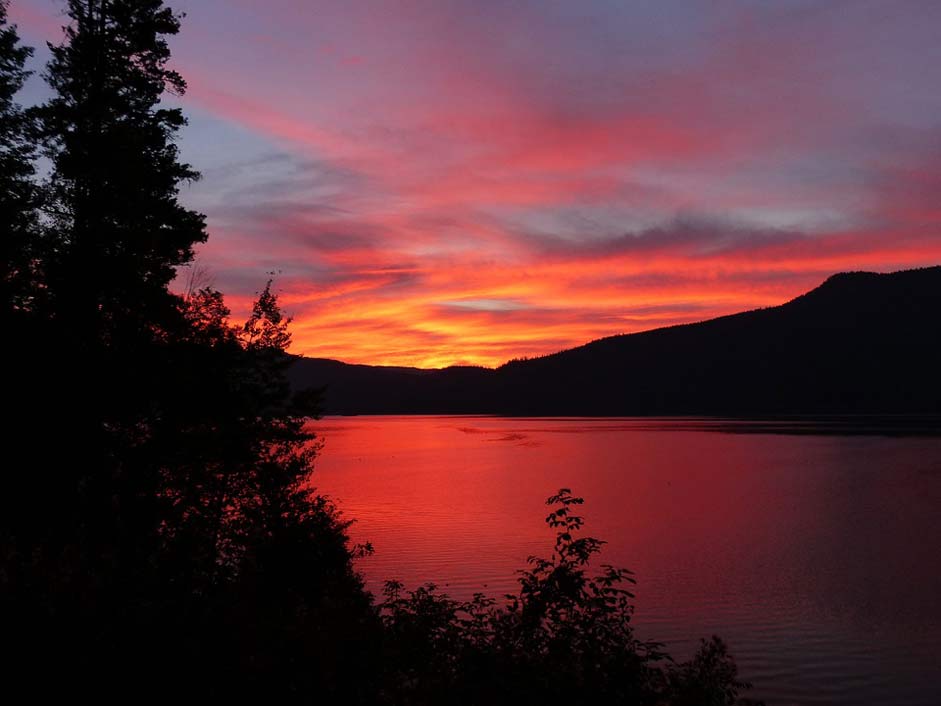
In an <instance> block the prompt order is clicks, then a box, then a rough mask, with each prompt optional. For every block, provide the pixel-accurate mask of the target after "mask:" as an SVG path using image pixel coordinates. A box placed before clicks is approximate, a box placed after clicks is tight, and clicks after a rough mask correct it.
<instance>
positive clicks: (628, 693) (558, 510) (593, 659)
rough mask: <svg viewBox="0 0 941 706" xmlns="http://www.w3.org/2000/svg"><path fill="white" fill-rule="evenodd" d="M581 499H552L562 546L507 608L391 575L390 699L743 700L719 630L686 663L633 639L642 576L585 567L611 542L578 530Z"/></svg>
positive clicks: (384, 606) (524, 574)
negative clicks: (408, 585) (636, 589)
mask: <svg viewBox="0 0 941 706" xmlns="http://www.w3.org/2000/svg"><path fill="white" fill-rule="evenodd" d="M582 502H583V501H582V499H581V498H577V497H574V496H572V494H571V492H570V491H569V490H568V489H567V488H563V489H562V490H560V491H559V492H558V493H557V494H556V495H553V496H552V497H550V498H549V499H548V501H547V504H549V505H552V506H553V510H552V512H550V513H549V515H548V517H546V522H547V524H548V525H549V526H550V527H552V528H554V529H555V530H556V540H555V548H554V552H553V553H552V555H551V556H550V557H549V558H548V559H546V558H540V557H535V556H533V557H530V558H529V567H528V568H527V569H525V570H522V571H520V577H519V584H520V589H519V592H518V593H515V594H509V595H507V596H506V597H505V598H506V603H505V604H504V605H502V606H498V605H497V602H496V601H495V600H494V599H493V598H488V597H486V596H484V595H483V594H476V595H475V596H474V597H473V598H472V599H471V600H470V601H463V602H462V601H455V600H452V599H451V598H449V597H448V596H447V595H443V594H440V593H438V592H437V589H436V587H435V585H434V584H428V585H426V586H423V587H420V588H418V589H416V590H412V591H405V590H404V586H403V585H402V584H401V583H400V582H397V581H389V582H387V583H386V585H385V590H384V597H385V600H384V601H383V602H382V603H381V604H380V610H381V611H382V616H383V625H384V628H385V631H386V635H385V640H386V644H387V646H388V647H387V649H386V651H385V653H384V657H385V658H386V660H387V665H389V666H391V667H392V668H391V670H390V677H391V678H392V682H391V683H387V684H386V688H387V690H386V692H385V693H384V697H385V698H386V700H387V701H388V703H394V704H398V703H407V704H437V703H454V704H519V703H550V702H559V703H567V704H596V703H612V704H677V705H679V704H683V705H685V704H700V705H701V706H713V705H715V706H719V705H721V704H735V703H740V701H739V698H738V695H739V693H740V692H742V691H743V690H745V689H748V688H749V687H750V685H749V684H746V683H744V682H742V681H740V680H739V679H738V676H737V668H736V666H735V663H734V661H733V660H732V658H731V656H730V655H729V653H728V651H727V649H726V646H725V644H724V643H723V642H722V641H721V640H720V639H719V638H718V637H713V638H712V639H711V640H710V641H708V642H706V641H703V643H702V646H701V648H700V650H699V651H698V653H697V654H696V655H695V657H694V658H693V659H692V660H690V661H689V662H685V663H681V664H678V663H675V662H674V661H673V660H672V659H671V658H670V657H669V655H667V653H666V652H665V651H664V648H663V645H662V644H660V643H657V642H649V641H642V640H640V639H638V638H637V637H636V635H635V633H634V629H633V626H632V624H631V618H632V616H633V612H634V608H633V604H632V602H631V599H632V598H633V594H632V593H631V592H630V590H629V586H631V585H632V584H633V583H634V582H635V579H634V578H633V576H632V574H631V572H630V571H628V570H626V569H622V568H616V567H614V566H611V565H607V564H602V565H601V567H600V571H599V572H598V573H595V574H591V573H589V572H590V566H589V563H590V561H591V559H592V558H593V557H594V556H595V555H596V554H598V553H599V552H600V550H601V547H602V545H603V544H604V543H603V542H602V541H601V540H598V539H595V538H593V537H587V536H586V537H581V536H579V531H580V530H581V528H582V525H583V518H582V517H581V516H579V515H576V514H574V512H573V510H574V509H575V506H577V505H580V504H581V503H582Z"/></svg>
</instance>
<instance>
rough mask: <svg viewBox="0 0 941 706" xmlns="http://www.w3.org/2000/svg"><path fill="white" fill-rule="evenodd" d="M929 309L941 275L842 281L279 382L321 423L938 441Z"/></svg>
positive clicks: (321, 369) (301, 363)
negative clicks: (751, 423)
mask: <svg viewBox="0 0 941 706" xmlns="http://www.w3.org/2000/svg"><path fill="white" fill-rule="evenodd" d="M939 310H941V267H928V268H924V269H919V270H907V271H902V272H893V273H891V274H875V273H871V272H851V273H844V274H839V275H834V276H833V277H830V278H829V279H828V280H827V281H826V282H824V283H823V284H822V285H821V286H820V287H817V288H816V289H814V290H812V291H810V292H808V293H807V294H804V295H802V296H800V297H798V298H796V299H794V300H793V301H790V302H787V303H786V304H783V305H781V306H776V307H771V308H768V309H759V310H756V311H747V312H742V313H740V314H734V315H732V316H724V317H721V318H718V319H712V320H710V321H703V322H701V323H695V324H687V325H683V326H672V327H669V328H662V329H656V330H653V331H646V332H643V333H636V334H630V335H623V336H611V337H609V338H603V339H600V340H597V341H593V342H591V343H588V344H587V345H584V346H579V347H578V348H573V349H571V350H567V351H562V352H560V353H555V354H552V355H548V356H544V357H541V358H534V359H530V360H517V361H511V362H509V363H507V364H505V365H502V366H500V367H499V368H497V369H496V370H491V369H487V368H474V367H453V368H445V369H443V370H418V369H415V368H384V367H374V366H365V365H346V364H343V363H340V362H337V361H333V360H319V359H308V358H299V359H298V360H297V362H296V364H295V365H294V366H292V368H291V370H290V372H289V375H290V377H291V379H292V380H293V381H294V382H295V384H296V385H298V386H304V385H319V386H324V387H326V399H325V411H326V412H327V413H333V414H414V413H422V414H504V415H514V414H515V415H597V416H618V415H624V416H643V415H712V416H720V415H728V416H745V417H759V416H775V415H883V416H884V415H893V416H894V415H909V416H910V417H912V418H911V419H909V420H901V421H900V420H898V419H894V420H892V419H884V420H883V421H881V422H879V426H880V428H887V429H897V430H899V431H904V430H905V429H913V428H916V427H917V428H918V429H920V430H923V431H926V432H931V433H937V431H938V430H939V429H941V423H939V421H938V415H941V370H939V368H938V365H937V360H936V358H937V351H938V350H939V349H941V327H938V326H937V325H936V324H935V323H934V322H935V319H936V318H937V312H938V311H939ZM916 417H917V419H916ZM932 417H934V418H933V419H932Z"/></svg>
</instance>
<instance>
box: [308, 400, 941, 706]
mask: <svg viewBox="0 0 941 706" xmlns="http://www.w3.org/2000/svg"><path fill="white" fill-rule="evenodd" d="M735 428H736V429H737V430H739V431H751V432H753V433H726V432H728V431H729V428H728V427H727V426H725V425H717V424H713V423H709V422H701V421H695V420H690V421H663V422H661V421H651V420H630V419H593V420H584V419H517V418H514V419H505V418H495V417H353V418H328V419H325V420H321V421H319V422H316V424H315V429H316V430H317V431H318V434H319V435H320V437H321V438H322V439H323V440H324V449H323V452H322V454H321V457H320V460H319V462H318V472H317V474H316V477H317V485H318V487H319V488H320V489H321V490H322V491H323V492H326V493H328V494H330V495H331V496H333V497H334V498H335V499H336V501H337V503H338V505H339V506H340V507H341V509H342V510H343V511H344V512H345V513H346V514H347V515H348V516H349V517H352V518H355V519H356V524H355V525H354V527H353V529H352V534H353V539H354V541H358V542H363V541H367V540H368V541H370V542H372V544H373V545H374V547H375V549H376V553H375V555H374V556H372V557H369V558H367V559H364V560H362V561H361V563H360V568H361V570H362V571H363V572H364V574H365V576H366V578H367V580H368V582H369V586H370V588H371V589H372V590H374V591H378V589H379V588H380V587H381V583H382V581H383V580H385V579H388V578H398V579H401V580H403V581H405V583H406V584H407V585H408V586H410V587H412V586H415V585H417V584H419V583H422V582H426V581H434V582H436V583H437V584H439V586H441V587H442V588H443V589H444V590H446V591H447V592H449V593H451V594H452V595H454V596H458V597H468V596H469V595H470V594H471V593H473V592H475V591H483V592H486V593H490V594H493V595H500V594H502V593H504V592H506V591H510V590H513V589H514V588H515V585H516V584H515V573H514V572H515V571H516V570H517V569H519V568H521V567H522V566H523V565H524V564H525V560H526V557H527V556H528V555H530V554H544V555H548V554H549V553H550V551H551V546H552V538H553V535H552V533H551V531H550V530H548V529H547V528H546V526H545V525H544V523H543V519H544V517H545V515H546V512H547V510H546V507H545V505H544V504H543V503H544V500H545V498H546V497H547V496H548V495H550V494H551V493H553V492H555V491H556V490H557V489H558V488H560V487H563V486H564V487H571V488H572V490H573V492H574V493H575V494H576V495H581V496H583V497H584V498H585V499H586V504H585V505H584V506H583V513H582V514H584V515H585V517H586V519H587V525H586V531H588V532H589V533H590V534H592V535H593V536H596V537H600V538H602V539H606V540H607V541H608V544H607V545H606V546H605V549H604V552H603V554H602V555H601V560H602V561H605V562H609V563H614V564H618V565H622V566H626V567H628V568H630V569H632V570H633V571H635V572H636V575H637V578H638V586H637V590H636V593H637V599H636V604H637V613H636V624H637V630H638V633H639V635H640V636H641V637H642V638H646V639H657V640H661V641H665V642H667V644H668V645H669V646H670V648H671V651H672V652H673V653H674V655H675V656H678V657H681V656H682V657H685V656H688V655H689V653H690V652H691V651H692V649H693V648H694V645H695V643H696V641H697V640H698V639H699V638H700V637H706V636H709V635H712V634H719V635H721V636H722V637H723V638H725V639H726V640H727V641H728V642H729V643H730V644H731V647H732V652H733V654H735V656H736V659H737V661H738V663H739V666H740V668H741V671H742V676H743V677H744V678H745V679H748V680H751V681H753V682H754V683H755V684H756V689H755V690H754V691H753V692H752V693H751V696H752V697H754V698H763V699H765V700H766V701H767V703H768V704H769V706H773V705H775V704H906V705H907V706H913V705H916V704H924V705H925V706H928V705H931V706H937V705H938V704H941V439H938V438H887V437H879V436H833V435H829V436H815V435H799V436H798V435H782V434H770V433H762V432H763V431H766V427H760V426H751V427H749V426H748V425H742V426H740V427H735Z"/></svg>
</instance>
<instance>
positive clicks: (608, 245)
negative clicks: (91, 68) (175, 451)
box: [10, 0, 941, 367]
mask: <svg viewBox="0 0 941 706" xmlns="http://www.w3.org/2000/svg"><path fill="white" fill-rule="evenodd" d="M170 4H171V6H172V7H174V8H175V9H177V10H180V11H183V12H185V13H186V17H185V19H184V21H183V28H182V31H181V33H180V35H178V36H177V37H175V38H173V40H172V42H171V48H172V50H173V56H174V58H173V64H174V66H175V68H177V69H178V70H179V71H180V72H181V73H182V74H183V75H184V78H186V80H187V81H188V83H189V90H188V91H187V93H186V95H185V96H184V97H183V98H182V99H181V100H180V103H181V105H182V106H183V108H184V109H185V111H186V113H187V115H188V116H189V118H190V124H189V126H188V127H187V128H186V129H185V130H184V132H183V134H182V135H181V136H180V140H179V141H180V147H181V151H182V155H183V157H184V159H185V160H186V161H188V162H190V163H191V164H193V166H194V167H196V168H197V169H198V170H200V171H201V172H202V175H203V178H202V179H201V180H200V181H199V182H197V183H195V184H193V185H191V186H189V187H187V188H186V190H185V192H184V194H183V198H184V200H185V202H186V203H187V204H188V205H190V206H191V207H193V208H196V209H198V210H200V211H201V212H203V213H205V214H206V215H207V217H208V224H209V233H210V238H209V241H208V243H207V244H206V245H204V246H202V247H201V248H200V250H199V252H198V263H199V269H200V272H202V273H205V274H203V275H201V277H202V279H204V280H207V281H209V282H211V283H212V284H213V285H214V286H216V287H217V288H219V289H221V290H222V291H223V292H224V293H225V294H226V300H227V302H228V303H229V305H230V307H231V308H232V309H233V314H234V316H236V317H244V315H245V313H246V311H247V310H248V307H249V306H250V303H251V301H252V298H253V297H254V295H255V293H257V292H258V291H259V290H260V289H261V288H262V287H263V286H264V284H265V281H266V279H267V278H268V276H269V273H275V283H274V288H275V290H276V291H277V292H278V293H279V295H280V298H281V302H282V304H283V306H284V308H285V310H286V311H287V313H289V314H290V315H292V316H293V318H294V321H293V324H292V331H293V335H294V342H293V346H292V351H293V352H295V353H298V354H303V355H309V356H314V357H326V358H335V359H339V360H343V361H347V362H352V363H368V364H383V365H414V366H419V367H442V366H446V365H453V364H480V365H488V366H495V365H499V364H501V363H503V362H505V361H506V360H509V359H512V358H517V357H524V356H537V355H543V354H546V353H551V352H554V351H557V350H561V349H564V348H567V347H572V346H575V345H579V344H582V343H585V342H588V341H589V340H593V339H596V338H600V337H603V336H608V335H613V334H619V333H629V332H634V331H642V330H647V329H651V328H656V327H659V326H667V325H673V324H679V323H687V322H692V321H699V320H702V319H706V318H711V317H713V316H717V315H722V314H728V313H733V312H736V311H741V310H744V309H753V308H756V307H763V306H772V305H777V304H780V303H783V302H785V301H787V300H788V299H790V298H793V297H794V296H797V295H798V294H801V293H802V292H804V291H806V290H808V289H811V288H813V287H814V286H817V285H818V284H820V283H821V282H822V281H823V280H824V279H826V277H828V276H829V275H831V274H833V273H835V272H838V271H846V270H874V271H892V270H897V269H904V268H909V267H919V266H927V265H934V264H939V263H941V2H938V1H937V0H878V1H877V0H820V1H815V2H811V1H809V0H775V1H773V2H772V1H770V0H769V1H766V2H759V1H757V0H709V1H707V0H695V1H694V0H688V1H684V2H680V1H679V0H633V1H629V0H619V1H618V0H598V1H592V0H577V1H576V0H571V1H566V2H562V1H558V0H538V1H533V2H525V1H519V2H514V1H512V0H503V1H501V2H493V1H491V0H453V1H451V0H433V1H422V2H419V1H408V0H399V1H397V2H393V1H391V0H390V1H388V2H363V1H360V0H342V1H341V0H335V1H334V2H320V1H315V0H177V1H176V2H171V3H170ZM10 15H11V18H12V20H13V21H15V22H17V23H18V24H19V27H20V33H21V35H22V37H23V39H24V41H25V42H26V43H28V44H32V45H34V46H37V53H36V57H35V61H34V63H33V67H34V68H36V69H41V67H42V64H43V62H44V61H45V60H46V59H47V58H48V52H47V51H46V50H45V49H44V48H43V45H44V43H45V42H46V41H53V42H56V43H58V41H59V40H60V38H61V30H60V29H59V28H60V27H61V25H62V23H63V21H64V18H63V3H62V0H13V2H12V7H11V11H10ZM44 90H45V89H44V88H43V86H42V84H41V82H40V81H38V80H34V81H32V82H31V83H30V84H29V86H28V87H27V89H26V91H25V95H24V98H23V100H24V102H26V103H28V102H30V100H33V101H35V100H41V99H42V96H43V92H44ZM182 276H184V277H185V276H187V275H186V274H185V273H184V275H182Z"/></svg>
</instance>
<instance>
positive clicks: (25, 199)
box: [0, 0, 36, 325]
mask: <svg viewBox="0 0 941 706" xmlns="http://www.w3.org/2000/svg"><path fill="white" fill-rule="evenodd" d="M7 7H8V3H7V2H6V0H0V267H2V271H0V307H2V313H0V316H2V322H3V324H4V325H5V324H6V323H7V322H8V320H9V317H10V316H11V315H12V314H13V312H14V311H22V310H23V309H25V308H27V307H29V306H30V300H31V298H32V296H33V295H34V293H35V292H34V291H33V290H34V286H33V282H34V276H33V275H34V272H33V252H32V250H33V244H34V242H33V241H34V238H35V235H36V231H35V229H36V220H35V217H34V215H35V211H34V207H35V199H36V188H35V185H34V183H33V180H32V178H31V177H32V176H33V157H34V153H35V147H34V145H33V143H32V141H30V139H29V135H28V126H29V121H28V118H27V115H26V114H25V113H24V112H23V110H22V109H21V108H20V106H19V105H18V104H17V103H16V101H15V96H16V93H17V92H18V91H19V90H20V89H21V88H22V87H23V83H24V82H25V81H26V78H27V77H28V76H29V72H28V71H26V70H25V68H24V67H25V63H26V60H27V59H28V58H29V56H30V55H31V54H32V49H30V48H29V47H24V46H21V45H20V44H19V37H18V36H17V32H16V27H15V26H11V25H9V24H8V23H7Z"/></svg>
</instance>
